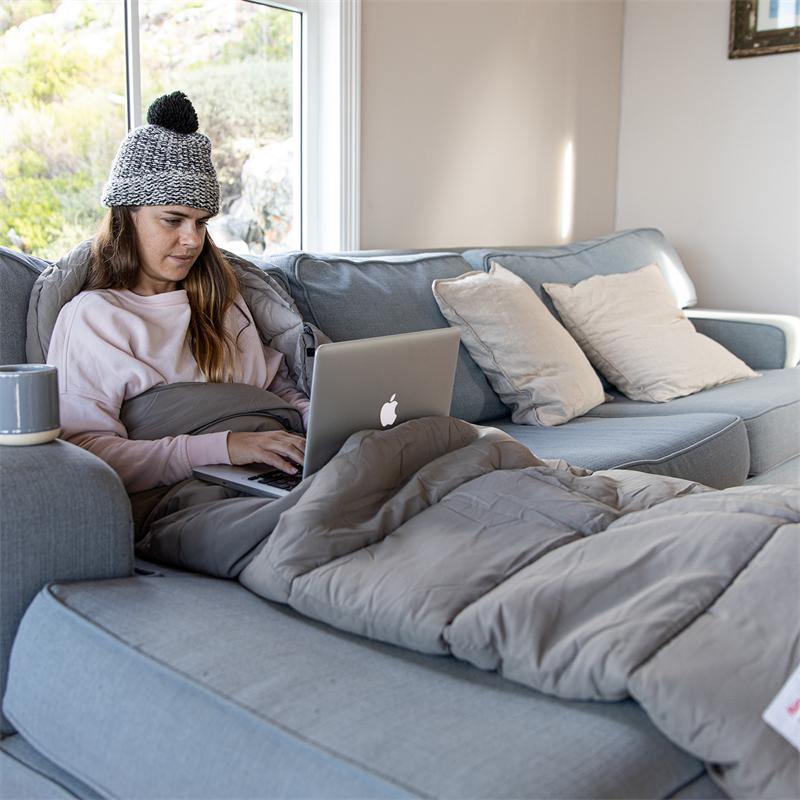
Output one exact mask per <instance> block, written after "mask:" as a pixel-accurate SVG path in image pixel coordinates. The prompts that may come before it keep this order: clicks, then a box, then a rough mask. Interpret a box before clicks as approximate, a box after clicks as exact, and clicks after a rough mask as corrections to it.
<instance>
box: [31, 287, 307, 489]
mask: <svg viewBox="0 0 800 800" xmlns="http://www.w3.org/2000/svg"><path fill="white" fill-rule="evenodd" d="M236 303H237V304H238V305H239V307H240V308H242V309H244V310H245V312H246V314H247V318H246V320H245V318H244V317H243V316H242V313H241V312H240V311H239V310H238V309H237V308H236V306H235V305H233V306H231V308H230V309H229V310H228V314H227V316H226V319H225V327H226V329H227V330H228V331H230V332H231V333H232V334H233V337H234V339H236V335H237V334H238V333H239V330H240V329H241V328H242V327H243V326H244V325H245V322H246V321H249V323H250V324H249V325H248V326H247V327H245V329H244V330H243V331H242V333H241V335H239V339H238V344H239V358H238V359H237V363H236V365H235V369H234V375H233V380H234V382H235V383H246V384H249V385H251V386H260V387H263V388H265V389H269V390H270V391H271V392H274V393H275V394H277V395H279V396H280V397H282V398H283V399H284V400H286V401H287V402H288V403H289V404H291V405H292V406H294V407H295V408H297V410H298V411H300V413H301V414H302V416H303V422H304V423H307V420H308V409H309V400H308V398H307V397H306V395H305V394H303V393H302V392H300V391H299V390H298V389H297V387H296V386H295V385H294V383H293V382H292V380H291V378H290V377H289V372H288V369H287V368H286V364H285V363H284V358H283V354H282V353H279V352H277V351H276V350H272V349H271V348H269V347H266V346H265V345H262V343H261V340H260V338H259V336H258V331H257V330H256V327H255V323H254V322H253V318H252V316H251V315H250V310H249V309H248V308H247V306H246V305H245V302H244V300H243V299H242V297H241V296H237V298H236ZM190 317H191V309H190V307H189V299H188V297H187V294H186V291H185V290H184V289H178V290H177V291H174V292H164V293H162V294H156V295H152V296H148V297H145V296H142V295H138V294H135V293H134V292H131V291H128V290H127V289H100V290H97V291H91V292H81V293H80V294H79V295H77V297H75V298H73V299H72V300H71V301H70V302H69V303H67V304H66V305H65V306H64V307H63V308H62V309H61V313H60V314H59V315H58V319H57V320H56V325H55V328H54V329H53V336H52V339H51V341H50V350H49V352H48V354H47V363H48V364H52V365H53V366H56V367H58V384H59V402H60V406H61V428H62V434H61V438H63V439H66V440H67V441H70V442H73V443H74V444H77V445H80V446H81V447H85V448H86V449H87V450H90V451H91V452H92V453H94V454H95V455H97V456H99V457H100V458H102V459H103V460H104V461H106V462H107V463H108V464H110V465H111V466H112V467H113V468H114V469H115V470H116V471H117V473H119V476H120V477H121V478H122V481H123V483H124V484H125V488H126V489H127V490H128V492H130V493H133V492H140V491H143V490H144V489H151V488H153V487H155V486H168V485H170V484H173V483H177V482H178V481H180V480H183V479H184V478H188V477H190V476H191V474H192V468H193V467H198V466H203V465H206V464H230V463H231V462H230V457H229V455H228V447H227V439H228V433H229V432H228V431H222V432H220V433H204V434H198V435H196V436H190V435H180V436H170V437H165V438H163V439H156V440H154V441H134V440H131V439H128V432H127V431H126V430H125V427H124V425H123V424H122V423H121V422H120V419H119V412H120V407H121V406H122V403H123V402H124V401H125V400H128V399H129V398H131V397H136V396H137V395H140V394H142V392H146V391H147V390H148V389H151V388H152V387H153V386H160V385H162V384H167V383H179V382H202V383H204V382H205V381H206V379H205V376H204V375H203V373H202V372H201V370H200V368H199V367H198V366H197V362H196V361H195V360H194V357H193V356H192V353H191V350H190V349H189V339H188V330H189V320H190Z"/></svg>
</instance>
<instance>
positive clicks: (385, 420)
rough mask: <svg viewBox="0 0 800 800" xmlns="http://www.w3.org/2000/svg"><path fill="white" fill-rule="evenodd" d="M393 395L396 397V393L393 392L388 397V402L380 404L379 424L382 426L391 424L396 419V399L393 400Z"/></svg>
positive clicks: (385, 426)
mask: <svg viewBox="0 0 800 800" xmlns="http://www.w3.org/2000/svg"><path fill="white" fill-rule="evenodd" d="M395 397H397V395H396V394H393V395H392V396H391V397H390V398H389V402H388V403H384V404H383V405H382V406H381V425H383V427H384V428H387V427H388V426H389V425H393V424H394V421H395V420H396V419H397V411H396V410H395V409H396V408H397V400H395Z"/></svg>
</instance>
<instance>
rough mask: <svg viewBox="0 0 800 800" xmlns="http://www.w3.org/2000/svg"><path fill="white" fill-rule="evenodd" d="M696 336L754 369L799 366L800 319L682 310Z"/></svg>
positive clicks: (734, 312) (696, 309) (778, 315)
mask: <svg viewBox="0 0 800 800" xmlns="http://www.w3.org/2000/svg"><path fill="white" fill-rule="evenodd" d="M683 313H684V314H686V316H687V317H689V319H690V320H691V321H692V324H693V325H694V327H695V328H696V329H697V330H698V332H699V333H702V334H705V335H706V336H708V337H709V338H711V339H714V341H716V342H719V343H720V344H721V345H722V346H723V347H725V348H727V349H728V350H730V351H731V352H732V353H733V354H734V355H737V356H738V357H739V358H741V359H742V361H744V362H745V363H746V364H748V365H749V366H750V367H752V368H753V369H783V368H785V367H794V366H797V364H798V362H800V317H792V316H790V315H788V314H752V313H749V312H746V311H715V310H711V309H708V308H685V309H684V310H683Z"/></svg>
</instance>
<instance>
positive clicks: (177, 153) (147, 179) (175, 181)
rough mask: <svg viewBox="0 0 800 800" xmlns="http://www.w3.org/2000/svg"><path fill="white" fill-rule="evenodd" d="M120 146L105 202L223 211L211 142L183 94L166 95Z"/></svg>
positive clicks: (155, 103)
mask: <svg viewBox="0 0 800 800" xmlns="http://www.w3.org/2000/svg"><path fill="white" fill-rule="evenodd" d="M147 121H148V123H150V124H149V125H142V126H141V127H140V128H134V129H133V130H132V131H131V132H130V133H129V134H128V135H127V136H126V137H125V138H124V139H123V141H122V144H121V145H120V146H119V150H118V151H117V155H116V157H115V158H114V163H113V164H112V165H111V173H110V174H109V176H108V183H106V185H105V188H104V189H103V197H102V201H101V202H102V203H103V205H104V206H169V205H177V206H190V207H191V208H202V209H203V210H204V211H208V212H209V213H210V214H216V213H217V211H219V183H218V182H217V173H216V172H215V171H214V165H213V164H212V163H211V142H210V141H209V139H208V137H207V136H205V135H204V134H202V133H197V127H198V124H197V113H196V112H195V110H194V107H193V106H192V104H191V102H190V101H189V98H188V97H187V96H186V95H185V94H184V93H183V92H173V93H172V94H165V95H163V96H162V97H159V98H158V99H156V100H154V101H153V104H152V105H151V106H150V108H149V109H148V111H147Z"/></svg>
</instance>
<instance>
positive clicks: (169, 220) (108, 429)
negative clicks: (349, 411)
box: [48, 92, 309, 493]
mask: <svg viewBox="0 0 800 800" xmlns="http://www.w3.org/2000/svg"><path fill="white" fill-rule="evenodd" d="M147 120H148V123H150V124H148V125H145V126H142V127H140V128H136V129H135V130H133V131H131V132H130V133H129V134H128V135H127V137H126V138H125V139H124V141H123V142H122V144H121V146H120V148H119V151H118V152H117V156H116V158H115V159H114V163H113V166H112V168H111V174H110V176H109V180H108V183H107V184H106V187H105V190H104V192H103V198H102V202H103V205H105V206H108V207H109V212H108V214H107V216H106V218H105V220H104V222H103V224H102V227H101V230H100V232H99V234H98V235H97V237H96V238H95V240H94V242H93V246H92V253H91V261H90V265H89V277H88V280H87V282H86V284H85V285H84V287H83V290H82V291H81V292H80V294H78V295H77V296H76V297H75V298H74V299H73V300H71V301H70V302H69V303H67V304H66V305H65V306H64V307H63V308H62V310H61V313H60V314H59V317H58V320H57V322H56V325H55V328H54V330H53V336H52V339H51V344H50V349H49V351H48V363H50V364H53V365H55V366H57V367H58V372H59V383H60V387H59V391H60V403H61V423H62V430H63V437H64V438H66V439H68V440H69V441H71V442H73V443H75V444H78V445H80V446H81V447H85V448H86V449H87V450H90V451H91V452H93V453H95V454H96V455H97V456H99V457H100V458H102V459H103V460H104V461H106V462H107V463H109V464H110V465H111V466H112V467H113V468H114V469H115V470H116V471H117V472H118V473H119V475H120V477H121V478H122V480H123V483H124V484H125V487H126V489H127V490H128V492H129V493H133V492H140V491H143V490H146V489H151V488H154V487H158V486H169V485H172V484H175V483H177V482H179V481H181V480H183V479H185V478H188V477H190V476H191V473H192V468H193V467H197V466H204V465H207V464H248V463H264V464H269V465H271V466H274V467H277V468H279V469H281V470H283V471H285V472H288V473H291V474H294V473H296V472H297V465H301V464H302V463H303V453H304V447H305V440H304V438H303V437H302V436H299V435H296V434H293V433H289V432H287V431H283V430H279V431H262V432H255V433H246V432H230V431H221V432H217V433H209V434H199V435H187V434H184V435H179V436H173V437H166V438H162V439H157V440H154V441H133V440H130V439H128V434H127V431H126V429H125V427H124V425H123V424H122V422H121V421H120V408H121V406H122V403H123V402H124V401H125V400H128V399H130V398H132V397H136V396H138V395H140V394H142V393H143V392H146V391H148V390H149V389H151V388H153V387H155V386H159V385H163V384H171V383H179V382H232V383H246V384H249V385H252V386H258V387H260V388H264V389H268V390H269V391H271V392H273V393H275V394H276V395H278V396H279V397H281V398H282V399H283V400H285V401H286V403H287V405H290V406H293V407H294V408H296V409H297V410H298V411H299V412H300V414H301V415H302V417H303V421H304V423H305V422H307V415H308V408H309V400H308V397H307V396H306V395H304V394H303V393H302V392H300V391H299V390H298V388H297V387H296V386H295V385H294V384H293V382H292V381H291V379H290V378H289V373H288V370H287V368H286V365H285V363H284V360H283V355H282V354H281V353H278V352H277V351H275V350H272V349H271V348H269V347H266V346H264V345H262V344H261V340H260V338H259V335H258V332H257V330H256V326H255V324H254V322H253V319H252V316H251V314H250V311H249V309H248V308H247V306H246V305H245V303H244V300H243V299H242V297H241V295H240V293H239V287H238V281H237V278H236V273H235V272H234V270H233V268H232V267H231V265H230V264H229V263H228V262H227V261H226V260H225V258H224V256H223V255H222V254H221V252H220V251H219V250H218V249H217V247H216V246H215V245H214V243H213V242H212V241H211V238H210V237H209V236H208V233H207V231H206V225H207V223H208V220H209V219H210V218H211V217H212V216H213V215H214V214H216V213H217V211H218V209H219V184H218V182H217V176H216V173H215V170H214V166H213V164H212V162H211V143H210V141H209V140H208V138H207V137H206V136H204V135H203V134H201V133H197V127H198V124H197V115H196V114H195V111H194V108H193V107H192V104H191V103H190V102H189V100H188V98H186V96H185V95H183V94H182V93H181V92H174V93H173V94H171V95H166V96H164V97H161V98H159V99H158V100H156V101H155V102H154V103H153V105H152V106H151V107H150V109H149V111H148V115H147Z"/></svg>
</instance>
